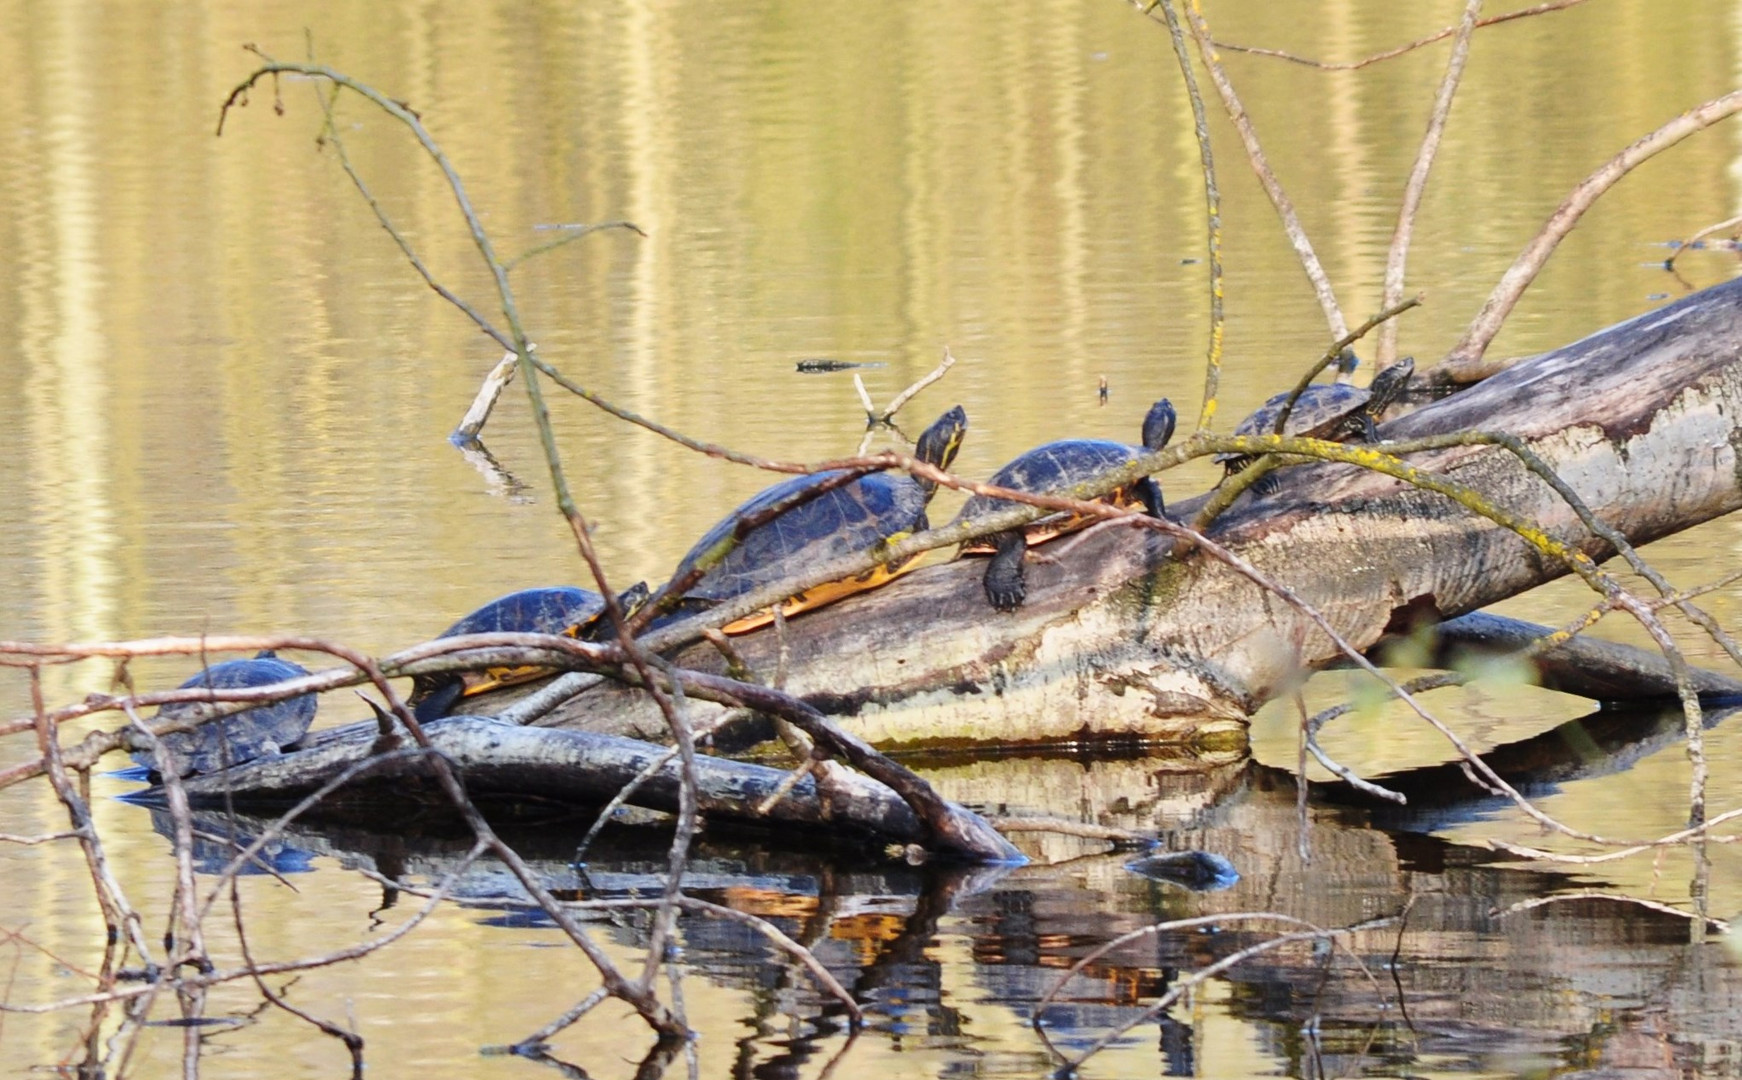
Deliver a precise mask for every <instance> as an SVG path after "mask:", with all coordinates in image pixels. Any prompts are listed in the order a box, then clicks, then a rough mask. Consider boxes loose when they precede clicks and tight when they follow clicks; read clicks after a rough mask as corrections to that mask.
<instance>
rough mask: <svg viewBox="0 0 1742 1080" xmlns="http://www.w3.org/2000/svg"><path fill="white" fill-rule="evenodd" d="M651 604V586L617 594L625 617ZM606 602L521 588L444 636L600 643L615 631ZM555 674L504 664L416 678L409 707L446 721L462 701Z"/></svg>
mask: <svg viewBox="0 0 1742 1080" xmlns="http://www.w3.org/2000/svg"><path fill="white" fill-rule="evenodd" d="M646 601H647V585H646V584H645V583H643V582H636V583H635V584H634V585H631V586H630V587H629V588H627V589H624V590H623V591H622V592H621V593H618V594H617V603H618V606H619V607H621V608H622V609H623V611H624V613H625V614H629V613H632V612H634V611H635V610H636V609H637V608H639V607H640V606H641V605H642V604H643V603H645V602H646ZM604 614H605V598H604V597H603V596H600V595H599V594H598V593H596V592H593V591H592V590H591V589H580V588H576V587H574V586H571V585H558V586H550V587H547V588H536V589H521V590H520V591H519V592H512V593H509V594H508V595H507V596H500V597H497V598H496V599H495V600H492V601H490V602H489V603H488V604H485V605H484V606H483V607H481V608H479V609H478V610H476V611H474V612H472V613H471V614H470V615H467V616H466V617H465V618H463V619H461V620H460V621H459V622H456V623H455V624H454V625H452V626H450V627H448V628H447V629H446V630H444V631H442V633H441V635H440V636H441V637H444V638H451V637H460V636H461V635H464V634H493V633H519V634H560V635H562V636H564V637H572V638H575V639H577V640H579V641H594V640H597V639H598V638H599V637H601V636H603V635H604V634H606V633H611V632H614V631H612V630H611V625H612V624H611V621H610V620H609V619H606V618H604V617H603V616H604ZM548 674H550V669H549V668H542V667H537V666H534V665H529V664H519V665H498V666H496V667H489V668H485V669H484V670H482V671H467V672H441V673H438V674H434V675H417V676H414V677H413V678H412V683H411V697H410V700H409V704H410V705H411V706H412V708H413V709H414V710H415V712H416V715H417V718H418V721H419V722H423V721H428V720H434V719H437V718H439V717H443V716H446V715H447V714H448V710H450V709H452V708H453V707H454V704H455V703H456V702H458V701H459V700H460V699H461V698H466V697H472V696H474V695H476V694H482V693H485V692H487V691H490V690H497V689H500V688H502V687H504V686H513V685H515V684H517V683H523V682H528V681H530V680H532V679H537V678H541V677H542V676H545V675H548Z"/></svg>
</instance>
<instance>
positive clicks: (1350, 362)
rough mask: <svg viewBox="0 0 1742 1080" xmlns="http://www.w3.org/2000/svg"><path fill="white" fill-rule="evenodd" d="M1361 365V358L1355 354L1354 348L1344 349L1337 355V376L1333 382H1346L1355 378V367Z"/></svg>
mask: <svg viewBox="0 0 1742 1080" xmlns="http://www.w3.org/2000/svg"><path fill="white" fill-rule="evenodd" d="M1360 366H1361V358H1360V357H1359V356H1356V355H1355V350H1354V349H1344V350H1343V351H1342V352H1341V353H1339V354H1338V355H1337V377H1336V378H1335V379H1332V380H1331V381H1332V382H1334V383H1347V382H1349V381H1351V380H1353V379H1354V378H1355V369H1356V368H1358V367H1360Z"/></svg>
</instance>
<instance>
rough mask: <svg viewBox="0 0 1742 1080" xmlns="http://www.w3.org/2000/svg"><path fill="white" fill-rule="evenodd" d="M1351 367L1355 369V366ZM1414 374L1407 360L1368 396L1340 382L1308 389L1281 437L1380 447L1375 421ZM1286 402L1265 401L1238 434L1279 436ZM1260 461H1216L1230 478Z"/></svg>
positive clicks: (1234, 457)
mask: <svg viewBox="0 0 1742 1080" xmlns="http://www.w3.org/2000/svg"><path fill="white" fill-rule="evenodd" d="M1350 355H1353V354H1350ZM1347 366H1348V367H1351V368H1352V366H1353V365H1347ZM1413 374H1415V360H1414V359H1412V358H1410V357H1404V358H1403V359H1402V360H1399V361H1398V362H1397V363H1395V364H1392V365H1391V366H1390V367H1388V368H1386V369H1384V370H1383V371H1381V372H1379V373H1378V374H1377V375H1375V376H1373V385H1371V386H1369V387H1367V388H1366V389H1365V390H1363V389H1361V388H1360V387H1358V386H1351V385H1349V384H1348V383H1345V382H1342V381H1340V378H1341V377H1339V381H1338V382H1334V383H1330V384H1321V385H1318V386H1309V387H1307V388H1306V389H1305V390H1303V391H1301V394H1300V397H1298V398H1296V399H1295V402H1294V408H1293V409H1291V410H1289V414H1288V421H1287V422H1286V423H1285V424H1284V425H1283V429H1282V434H1284V435H1296V436H1300V437H1301V438H1308V439H1330V440H1332V441H1333V442H1349V441H1352V440H1354V439H1361V440H1362V441H1365V442H1378V441H1379V433H1378V432H1377V431H1375V430H1374V427H1373V421H1374V418H1375V417H1377V416H1379V415H1380V414H1382V413H1383V412H1384V411H1385V410H1386V409H1387V408H1389V407H1390V405H1391V403H1392V402H1394V401H1396V400H1397V397H1398V395H1399V394H1401V393H1403V389H1404V387H1406V386H1408V385H1409V378H1410V376H1411V375H1413ZM1287 400H1288V394H1287V393H1281V394H1277V395H1276V396H1275V397H1273V398H1271V399H1270V400H1269V401H1266V402H1265V403H1264V404H1263V405H1262V406H1260V407H1259V409H1258V411H1257V412H1255V413H1253V414H1252V415H1251V416H1248V417H1247V418H1246V419H1244V420H1242V421H1240V426H1239V427H1236V428H1235V429H1234V434H1236V435H1274V434H1276V419H1277V417H1278V416H1281V415H1282V406H1283V403H1284V402H1286V401H1287ZM1256 460H1258V455H1256V454H1217V455H1216V461H1217V463H1218V464H1220V465H1222V466H1224V467H1225V468H1226V469H1227V470H1228V475H1229V476H1233V475H1234V474H1235V473H1237V472H1240V471H1241V470H1243V469H1245V468H1246V467H1247V466H1248V465H1251V464H1252V463H1253V462H1254V461H1256Z"/></svg>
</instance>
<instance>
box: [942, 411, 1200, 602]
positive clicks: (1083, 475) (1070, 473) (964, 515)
mask: <svg viewBox="0 0 1742 1080" xmlns="http://www.w3.org/2000/svg"><path fill="white" fill-rule="evenodd" d="M1175 422H1176V417H1175V415H1174V411H1173V403H1172V402H1170V401H1168V400H1167V399H1166V398H1162V399H1161V400H1160V401H1158V402H1156V403H1155V404H1154V405H1152V406H1150V409H1149V414H1148V415H1147V416H1145V417H1144V418H1143V445H1142V446H1127V445H1126V444H1124V443H1117V442H1113V441H1112V440H1110V439H1064V440H1061V441H1059V442H1050V443H1047V444H1046V445H1044V446H1037V447H1035V448H1034V449H1033V450H1030V451H1028V452H1027V453H1025V454H1023V455H1022V456H1020V457H1018V458H1017V459H1016V460H1015V461H1012V462H1010V463H1009V464H1008V465H1006V466H1004V467H1003V468H1002V469H999V470H998V471H997V472H995V473H993V474H992V478H991V479H990V480H988V481H986V482H987V483H988V484H994V485H996V486H998V487H1004V488H1011V489H1013V490H1016V491H1032V492H1034V493H1036V494H1042V493H1046V492H1059V491H1064V490H1068V489H1070V488H1072V487H1075V486H1076V485H1077V484H1080V483H1082V482H1083V481H1085V480H1088V479H1091V478H1092V477H1095V476H1097V475H1099V474H1101V473H1105V472H1109V471H1111V470H1113V469H1116V468H1118V467H1119V466H1121V465H1125V464H1127V463H1129V462H1132V461H1135V460H1137V459H1138V458H1139V457H1141V456H1143V455H1144V454H1146V453H1148V452H1150V451H1153V450H1160V449H1161V448H1162V447H1164V446H1166V445H1167V443H1168V440H1169V439H1171V438H1173V429H1174V424H1175ZM1101 501H1103V502H1109V503H1113V504H1114V505H1116V506H1135V505H1139V504H1141V505H1142V506H1143V508H1144V509H1145V510H1147V511H1148V512H1149V514H1150V516H1152V517H1162V516H1163V513H1162V511H1163V504H1162V497H1161V484H1159V483H1157V482H1156V480H1155V478H1154V477H1151V476H1145V477H1142V478H1141V479H1139V480H1137V481H1136V482H1134V483H1131V484H1128V485H1126V486H1125V487H1122V488H1118V489H1117V490H1114V491H1110V492H1108V493H1107V494H1106V495H1103V496H1101ZM1018 505H1021V504H1019V503H1016V502H1012V501H1010V500H1008V499H994V498H990V497H988V496H985V495H975V496H974V497H973V498H971V499H969V500H968V502H967V504H966V505H964V506H963V507H962V511H961V513H959V514H957V515H956V521H955V522H952V524H955V523H956V522H963V521H973V520H975V519H983V518H986V517H989V516H991V515H993V514H996V513H999V512H1001V511H1004V510H1009V509H1011V508H1012V507H1015V506H1018ZM1086 524H1088V519H1086V518H1083V517H1080V516H1075V515H1071V514H1051V515H1048V516H1047V517H1043V518H1039V519H1037V520H1035V521H1031V522H1029V523H1028V524H1027V525H1025V526H1023V527H1022V528H1020V529H1007V530H1005V531H1004V532H1001V533H994V534H992V535H991V536H987V537H983V538H981V539H979V540H973V541H969V542H968V543H967V544H964V545H963V546H962V552H963V554H984V553H986V552H995V553H996V554H994V555H993V556H992V561H991V562H990V563H988V564H987V565H986V576H985V579H984V584H985V588H986V599H987V600H989V601H990V602H991V604H992V606H993V607H995V608H997V609H998V610H999V611H1015V610H1016V609H1017V608H1019V607H1021V606H1022V600H1023V598H1024V597H1025V596H1026V595H1027V593H1028V588H1027V586H1026V585H1025V584H1024V583H1023V580H1022V558H1023V556H1024V555H1025V554H1026V553H1027V551H1028V547H1029V545H1030V544H1039V543H1044V542H1045V541H1047V540H1051V539H1052V538H1053V537H1055V536H1062V535H1063V534H1065V533H1067V532H1070V531H1072V530H1073V529H1080V528H1082V527H1083V526H1084V525H1086Z"/></svg>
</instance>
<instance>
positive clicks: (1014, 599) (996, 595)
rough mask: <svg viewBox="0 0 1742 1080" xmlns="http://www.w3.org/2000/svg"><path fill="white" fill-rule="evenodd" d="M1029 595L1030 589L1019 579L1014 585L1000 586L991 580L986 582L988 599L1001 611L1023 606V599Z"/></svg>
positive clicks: (1013, 609)
mask: <svg viewBox="0 0 1742 1080" xmlns="http://www.w3.org/2000/svg"><path fill="white" fill-rule="evenodd" d="M1027 596H1028V590H1027V589H1026V588H1024V587H1023V585H1022V582H1020V581H1018V582H1016V583H1015V584H1014V585H1013V586H1010V587H1004V588H1000V587H997V586H994V585H993V584H992V583H991V582H990V581H988V582H986V599H987V600H988V601H990V602H991V604H992V606H993V607H994V608H996V609H998V610H999V611H1015V610H1016V609H1017V608H1019V607H1021V606H1022V601H1023V600H1024V599H1026V598H1027Z"/></svg>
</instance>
